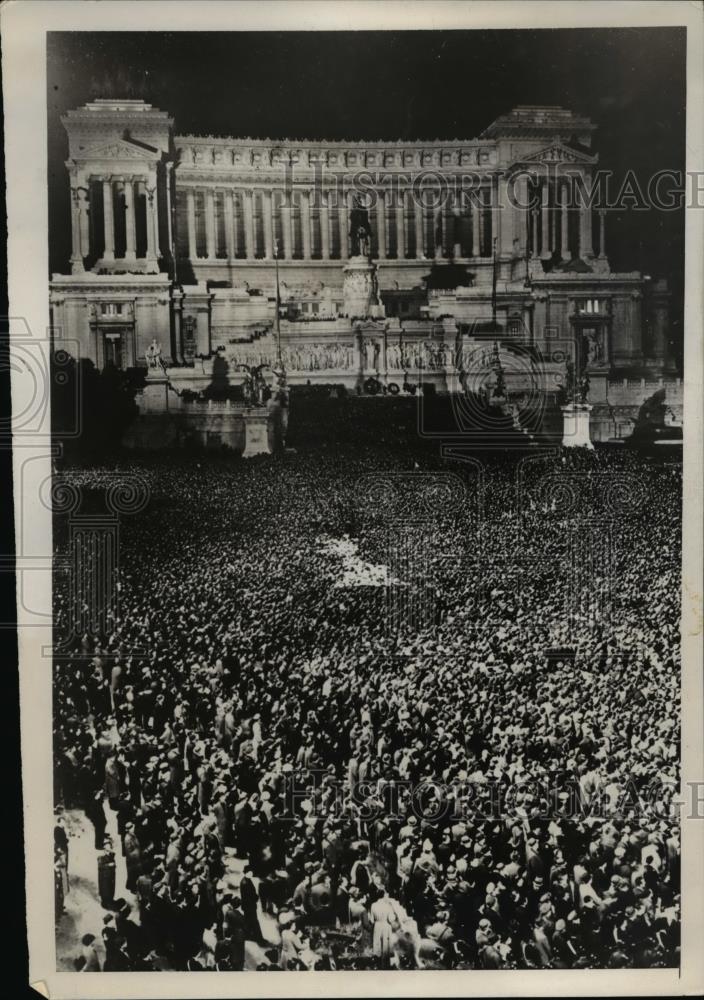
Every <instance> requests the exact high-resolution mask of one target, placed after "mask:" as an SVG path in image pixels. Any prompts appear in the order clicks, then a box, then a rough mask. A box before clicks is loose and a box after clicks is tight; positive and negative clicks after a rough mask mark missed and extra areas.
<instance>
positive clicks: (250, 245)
mask: <svg viewBox="0 0 704 1000" xmlns="http://www.w3.org/2000/svg"><path fill="white" fill-rule="evenodd" d="M243 194H244V249H245V254H246V257H247V260H254V210H253V208H252V189H251V188H247V189H246V190H245V191H244V192H243Z"/></svg>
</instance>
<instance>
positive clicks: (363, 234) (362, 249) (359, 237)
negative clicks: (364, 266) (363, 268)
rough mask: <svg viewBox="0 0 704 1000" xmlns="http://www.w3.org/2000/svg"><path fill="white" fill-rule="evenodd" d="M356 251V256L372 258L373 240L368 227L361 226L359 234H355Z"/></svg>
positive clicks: (358, 229) (358, 230)
mask: <svg viewBox="0 0 704 1000" xmlns="http://www.w3.org/2000/svg"><path fill="white" fill-rule="evenodd" d="M355 249H356V254H355V256H358V257H366V258H367V259H368V258H369V257H371V239H370V236H369V230H368V229H367V228H366V226H359V227H358V228H357V232H356V233H355Z"/></svg>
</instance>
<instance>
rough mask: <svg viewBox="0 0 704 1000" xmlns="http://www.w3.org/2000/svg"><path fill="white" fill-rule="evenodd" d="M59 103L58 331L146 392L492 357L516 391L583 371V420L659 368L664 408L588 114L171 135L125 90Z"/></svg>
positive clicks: (661, 349) (658, 338)
mask: <svg viewBox="0 0 704 1000" xmlns="http://www.w3.org/2000/svg"><path fill="white" fill-rule="evenodd" d="M62 121H63V124H64V126H65V129H66V133H67V136H68V158H67V160H66V168H67V171H68V178H69V182H70V186H71V219H70V225H71V234H72V253H71V258H70V261H67V262H66V263H67V267H66V271H67V273H65V274H63V273H62V274H54V275H52V280H51V285H50V301H51V322H52V329H53V336H54V346H55V347H59V346H60V345H61V343H62V342H64V343H65V345H66V349H67V350H68V351H69V352H70V353H74V354H75V353H78V354H79V355H80V356H81V357H83V358H87V359H90V360H91V361H92V362H93V363H94V364H95V365H96V366H97V367H99V368H102V367H104V366H105V365H106V364H108V363H112V364H114V365H116V366H117V367H119V368H123V369H127V368H138V367H148V369H149V371H150V379H148V382H151V384H150V387H149V388H148V391H147V392H146V394H144V393H143V394H142V396H141V397H140V407H141V409H142V410H143V412H145V413H147V412H159V411H164V410H168V411H170V412H172V413H175V412H181V411H183V412H184V413H185V412H186V411H187V412H188V413H190V414H191V415H193V419H194V420H195V419H196V418H195V414H196V412H197V411H198V406H199V404H200V403H202V402H203V397H204V393H206V394H207V389H208V387H209V386H212V385H213V384H216V383H219V384H220V385H221V386H240V385H243V384H245V383H246V382H247V379H248V378H249V377H250V373H251V371H252V370H261V371H278V372H280V373H281V372H284V373H285V378H286V380H287V382H288V383H289V384H291V385H295V384H297V383H299V384H300V383H302V384H307V383H310V384H323V385H328V384H329V385H344V386H346V387H347V388H348V389H357V390H358V391H360V392H364V391H375V392H378V391H391V392H396V391H403V390H404V389H409V388H410V387H411V386H413V387H423V386H428V385H431V386H433V387H434V388H435V391H437V392H466V391H468V390H473V389H474V388H476V387H477V386H481V384H482V380H486V378H487V377H489V376H490V374H491V372H492V370H494V369H495V367H496V363H495V362H496V358H497V356H498V357H500V359H501V364H502V370H503V375H504V379H505V384H506V396H507V398H508V399H509V400H513V401H514V402H515V405H516V406H518V408H519V409H520V406H521V405H522V401H524V400H525V399H526V397H527V395H530V394H531V393H532V394H535V393H543V394H547V395H549V394H551V393H553V394H554V393H555V392H556V391H557V389H558V388H559V386H560V384H562V383H564V380H565V377H566V372H567V373H568V374H569V371H570V370H571V371H572V372H577V373H578V374H579V375H580V376H581V377H582V378H584V377H586V378H587V379H588V381H589V386H590V390H589V391H590V402H591V404H592V411H591V424H592V426H591V434H592V438H593V439H595V440H604V439H609V438H614V437H616V438H618V437H625V436H627V435H628V434H629V433H630V431H631V430H632V427H633V424H634V421H635V419H636V416H637V413H638V410H639V408H640V406H641V405H642V404H643V402H644V401H645V400H646V399H647V398H648V397H649V396H652V395H653V394H654V393H655V392H657V391H662V390H665V392H666V394H667V399H668V405H669V406H670V407H671V412H672V413H673V414H674V419H679V418H680V417H681V402H682V400H681V384H680V380H679V379H678V378H677V377H676V375H675V371H674V366H673V363H672V362H671V360H670V358H669V357H668V304H669V295H668V290H667V287H666V285H665V283H664V282H652V281H651V280H650V279H649V278H648V277H647V276H646V275H643V274H642V273H640V272H638V271H629V272H625V273H623V272H621V273H615V272H614V271H612V270H611V267H610V265H609V257H608V232H607V214H608V213H607V211H606V210H605V208H604V207H600V206H599V204H598V202H596V201H595V199H594V198H593V197H592V194H593V191H594V189H595V176H596V172H597V170H598V156H597V154H596V153H595V151H594V149H593V143H592V138H593V133H594V131H595V125H594V124H593V123H592V122H591V121H590V120H589V119H587V118H585V117H583V116H580V115H576V114H574V113H572V112H571V111H569V110H565V109H563V108H560V107H533V106H519V107H517V108H514V109H513V110H512V111H510V112H509V113H508V114H505V115H502V116H501V117H499V118H498V119H497V120H496V121H494V122H493V123H492V124H491V125H489V126H488V127H487V128H486V129H485V130H484V131H483V132H482V134H481V135H480V136H479V137H478V138H476V139H468V140H461V139H449V140H435V141H418V142H406V141H396V142H394V141H390V142H361V141H350V142H337V141H336V142H328V141H313V140H300V141H299V140H287V141H274V140H268V139H248V138H246V139H239V138H229V137H214V136H194V135H179V134H178V133H177V132H176V131H175V129H174V121H173V119H172V118H171V117H170V116H169V115H168V114H167V113H166V112H164V111H160V110H158V109H156V108H154V107H152V106H151V105H150V104H148V103H145V102H144V101H141V100H108V99H106V100H95V101H92V102H90V103H88V104H86V105H85V106H84V107H81V108H78V109H76V110H73V111H69V112H68V113H67V114H66V115H65V116H64V117H63V119H62ZM66 222H67V224H68V223H69V220H68V219H67V220H66ZM497 352H498V354H497ZM157 357H158V361H159V364H158V371H156V370H155V369H156V367H157V366H156V364H155V359H156V358H157ZM492 358H493V361H492ZM157 375H158V379H157V377H156V376H157ZM157 382H158V386H159V387H157V384H156V383H157ZM209 402H210V403H211V405H212V400H209ZM189 407H190V409H188V408H189Z"/></svg>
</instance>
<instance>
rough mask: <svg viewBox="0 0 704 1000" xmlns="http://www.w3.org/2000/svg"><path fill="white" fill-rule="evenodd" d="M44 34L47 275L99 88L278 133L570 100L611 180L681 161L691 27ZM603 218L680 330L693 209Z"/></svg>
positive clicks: (469, 129)
mask: <svg viewBox="0 0 704 1000" xmlns="http://www.w3.org/2000/svg"><path fill="white" fill-rule="evenodd" d="M47 39H48V40H47V57H48V77H47V88H48V104H49V189H50V190H49V215H50V231H51V235H52V239H51V253H50V268H51V270H52V271H63V270H66V269H67V262H68V257H69V254H70V217H69V200H68V179H67V176H66V171H65V168H64V160H65V158H66V156H67V141H66V136H65V133H64V130H63V127H62V126H61V123H60V121H59V115H60V114H62V113H63V112H64V111H66V110H67V109H69V108H74V107H77V106H79V105H81V104H83V103H85V101H87V100H90V99H91V98H93V97H127V96H130V97H143V98H144V99H146V100H148V101H151V102H152V103H153V104H155V105H156V106H157V107H159V108H161V109H162V110H165V111H168V112H170V113H171V114H172V115H173V116H174V118H175V119H176V131H177V132H178V133H188V132H193V133H197V134H202V135H207V134H213V135H215V134H221V135H231V136H251V137H257V138H265V137H270V138H279V139H284V138H298V139H305V138H309V139H436V138H439V139H452V138H455V137H457V138H466V139H471V138H474V137H476V136H477V135H478V134H479V133H480V132H481V131H482V129H484V128H485V127H486V126H487V125H488V124H490V122H492V121H493V120H494V119H495V118H496V117H497V116H498V115H500V114H503V113H505V112H507V111H509V110H510V109H511V108H512V107H513V106H515V105H516V104H560V105H562V106H564V107H567V108H570V109H572V110H573V111H577V112H581V113H583V114H587V115H589V117H591V118H592V120H593V121H594V122H595V124H596V125H598V127H599V130H598V132H597V133H596V134H595V138H594V147H595V149H596V151H598V153H599V155H600V164H601V166H602V167H608V168H610V169H613V170H614V172H615V174H616V176H617V177H620V176H623V174H624V173H625V171H627V170H628V169H633V170H634V171H635V172H636V174H637V176H638V179H639V181H640V182H641V184H642V185H643V186H645V185H647V180H648V177H649V176H650V175H651V174H652V173H654V172H655V171H657V170H661V169H671V170H682V171H683V170H684V167H685V160H684V157H685V94H686V65H685V46H686V32H685V29H684V28H681V29H680V28H624V29H611V28H610V29H580V30H571V29H567V30H563V29H559V30H540V31H538V30H535V31H526V30H515V31H443V32H427V31H413V32H395V31H390V32H366V31H365V32H361V31H360V32H305V33H304V32H301V33H298V32H273V33H272V32H256V33H254V32H219V33H211V32H198V33H191V32H183V33H180V32H172V33H169V32H161V31H159V32H124V33H117V32H70V33H69V32H61V33H49V34H48V36H47ZM607 225H608V242H609V247H608V249H609V256H610V258H611V264H612V267H613V268H614V269H623V270H633V269H643V270H645V271H647V272H648V273H651V274H652V275H653V276H659V275H662V276H664V277H667V278H668V280H669V281H670V283H671V286H672V288H673V292H674V293H675V298H676V301H675V302H673V318H674V319H675V321H676V323H677V324H678V325H679V323H680V322H681V306H679V305H678V302H677V300H678V299H679V297H680V295H681V289H682V280H683V279H682V265H683V251H684V213H683V212H681V211H677V212H663V211H657V210H651V211H648V212H633V211H630V212H614V213H611V214H610V217H609V220H608V223H607ZM673 332H674V333H675V339H678V336H677V333H678V331H677V330H675V331H673Z"/></svg>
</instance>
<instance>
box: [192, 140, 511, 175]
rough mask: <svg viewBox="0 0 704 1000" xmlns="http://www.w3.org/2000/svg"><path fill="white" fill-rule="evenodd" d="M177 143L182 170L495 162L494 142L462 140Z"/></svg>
mask: <svg viewBox="0 0 704 1000" xmlns="http://www.w3.org/2000/svg"><path fill="white" fill-rule="evenodd" d="M174 144H175V147H176V150H177V156H178V161H179V166H180V168H183V167H189V166H192V167H198V168H210V167H213V168H218V167H235V168H238V167H239V168H246V167H254V168H255V169H262V168H272V167H273V168H277V167H278V168H281V167H294V168H298V169H301V168H305V167H308V168H311V169H312V168H315V167H316V166H321V165H322V166H325V167H326V168H328V169H331V170H341V169H347V170H349V169H350V168H352V169H355V170H364V169H371V168H373V169H375V170H381V169H392V170H403V169H406V170H409V169H413V170H417V169H421V168H424V167H425V168H428V169H430V168H437V169H447V168H453V167H455V168H456V167H472V166H480V167H484V166H486V167H490V166H491V165H495V164H496V163H497V157H496V149H495V146H494V144H493V143H491V142H477V141H470V142H466V141H460V140H457V139H453V140H449V141H447V142H442V141H440V140H434V141H432V142H416V143H408V142H402V141H401V140H398V141H396V142H369V143H348V142H308V141H306V142H298V141H297V140H289V141H286V142H282V143H277V142H274V141H271V140H269V139H228V138H220V137H212V138H211V137H205V136H176V137H175V139H174Z"/></svg>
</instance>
